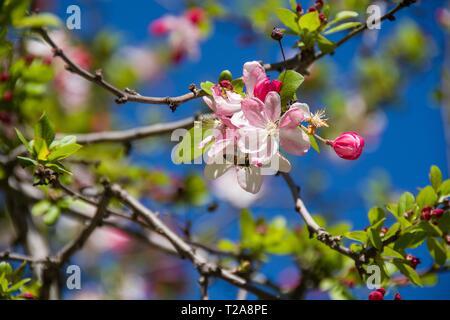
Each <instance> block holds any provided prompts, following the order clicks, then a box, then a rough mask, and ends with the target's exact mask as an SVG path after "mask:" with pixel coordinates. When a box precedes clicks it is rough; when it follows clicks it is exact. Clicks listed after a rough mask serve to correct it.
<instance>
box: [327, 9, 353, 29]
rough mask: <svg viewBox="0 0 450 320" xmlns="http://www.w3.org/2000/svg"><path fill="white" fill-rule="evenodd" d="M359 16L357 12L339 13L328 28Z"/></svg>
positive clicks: (346, 11) (345, 11) (329, 23)
mask: <svg viewBox="0 0 450 320" xmlns="http://www.w3.org/2000/svg"><path fill="white" fill-rule="evenodd" d="M357 16H358V12H355V11H348V10H344V11H341V12H338V13H337V14H336V17H335V18H334V19H333V20H331V21H330V22H328V26H330V25H334V24H336V23H338V22H340V21H342V20H347V19H351V18H356V17H357Z"/></svg>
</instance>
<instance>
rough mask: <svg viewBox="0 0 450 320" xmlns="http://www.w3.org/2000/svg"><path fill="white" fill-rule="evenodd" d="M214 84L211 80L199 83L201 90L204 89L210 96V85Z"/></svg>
mask: <svg viewBox="0 0 450 320" xmlns="http://www.w3.org/2000/svg"><path fill="white" fill-rule="evenodd" d="M213 86H214V83H212V82H211V81H205V82H202V83H200V88H202V90H203V91H205V92H206V93H207V94H208V95H210V96H212V87H213Z"/></svg>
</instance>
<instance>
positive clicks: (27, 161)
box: [17, 156, 38, 168]
mask: <svg viewBox="0 0 450 320" xmlns="http://www.w3.org/2000/svg"><path fill="white" fill-rule="evenodd" d="M17 159H19V162H20V164H21V165H22V166H23V167H24V168H26V167H30V166H37V165H38V162H37V161H36V160H33V159H31V158H28V157H21V156H18V157H17Z"/></svg>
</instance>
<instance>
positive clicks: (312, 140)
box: [308, 134, 320, 153]
mask: <svg viewBox="0 0 450 320" xmlns="http://www.w3.org/2000/svg"><path fill="white" fill-rule="evenodd" d="M308 138H309V143H310V144H311V147H312V148H313V149H314V150H316V152H317V153H320V147H319V144H318V143H317V140H316V137H314V135H313V134H308Z"/></svg>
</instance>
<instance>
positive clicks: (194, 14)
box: [184, 8, 205, 24]
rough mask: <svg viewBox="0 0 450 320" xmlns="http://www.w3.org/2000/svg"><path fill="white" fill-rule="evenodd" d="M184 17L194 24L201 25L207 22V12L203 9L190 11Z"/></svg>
mask: <svg viewBox="0 0 450 320" xmlns="http://www.w3.org/2000/svg"><path fill="white" fill-rule="evenodd" d="M184 15H185V17H186V18H187V19H188V20H189V21H191V22H192V23H193V24H199V23H200V22H202V21H203V20H205V11H204V10H203V9H202V8H192V9H189V10H188V11H186V13H185V14H184Z"/></svg>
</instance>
